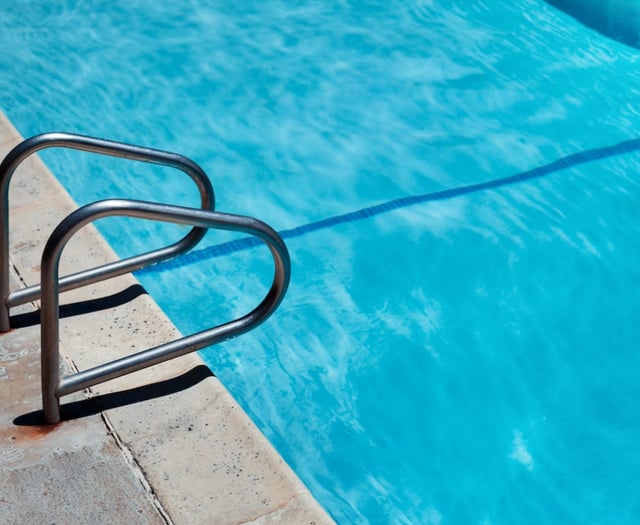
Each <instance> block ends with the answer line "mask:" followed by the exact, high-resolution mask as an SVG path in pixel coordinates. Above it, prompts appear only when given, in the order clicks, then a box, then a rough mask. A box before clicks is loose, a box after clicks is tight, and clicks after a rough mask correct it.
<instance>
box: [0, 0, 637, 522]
mask: <svg viewBox="0 0 640 525" xmlns="http://www.w3.org/2000/svg"><path fill="white" fill-rule="evenodd" d="M585 5H586V4H585ZM566 11H568V10H566ZM0 23H1V24H2V27H3V31H2V32H0V69H1V70H2V71H3V75H1V76H0V108H2V110H3V111H4V112H5V113H6V114H7V115H8V116H9V117H10V118H11V120H12V121H13V122H14V124H15V125H16V126H17V127H18V129H19V130H20V131H21V132H22V133H23V134H24V135H27V136H28V135H32V134H35V133H40V132H43V131H48V130H53V129H61V130H67V131H76V132H81V133H86V134H89V135H97V136H103V137H106V138H112V139H116V140H126V141H131V142H134V143H139V144H144V145H148V146H152V147H159V148H165V149H169V150H175V151H178V152H180V153H183V154H186V155H188V156H191V157H193V158H194V160H196V161H197V162H199V163H200V164H202V166H203V167H204V168H205V170H206V171H207V173H209V174H210V176H211V178H212V181H213V183H214V186H215V187H216V194H217V202H218V209H219V210H221V211H228V212H233V213H246V214H249V215H254V216H257V217H258V218H260V219H262V220H265V221H266V222H268V223H270V224H271V225H272V226H273V227H274V228H276V229H277V230H279V231H281V232H282V234H283V236H284V237H285V239H286V242H287V245H288V247H289V250H290V253H291V258H292V281H291V286H290V289H289V292H288V294H287V297H286V298H285V300H284V302H283V303H282V306H281V308H280V309H279V310H278V311H277V312H276V313H275V314H274V316H273V317H272V318H271V319H269V320H268V321H267V322H266V323H265V324H264V325H262V326H261V327H260V328H259V329H258V330H256V331H255V332H253V333H251V334H247V335H246V336H243V337H242V338H238V339H236V340H233V341H229V342H226V343H224V344H222V345H219V346H216V347H214V348H211V349H207V350H206V351H204V352H202V354H201V355H202V356H203V358H204V359H205V360H206V362H207V364H208V365H209V366H210V367H211V369H212V370H213V371H214V372H215V373H216V374H217V375H218V377H220V378H221V379H222V381H223V382H224V384H225V385H226V386H227V387H228V388H229V390H230V391H231V393H232V394H233V396H234V397H235V398H236V399H238V401H239V402H240V403H241V405H242V406H243V407H244V408H245V410H247V412H248V413H249V414H250V415H251V417H252V418H253V420H254V421H256V423H257V424H258V426H259V427H260V429H261V430H262V431H263V432H264V433H265V434H266V435H267V437H268V438H269V439H270V440H271V441H272V443H274V445H275V446H276V448H277V449H278V451H279V452H280V453H281V454H282V455H283V456H284V457H285V459H286V460H287V461H288V462H289V464H290V465H292V467H293V468H294V470H295V471H296V473H297V474H298V475H299V476H300V477H301V478H302V480H303V481H304V482H305V483H306V484H307V485H308V486H309V487H310V489H311V491H312V493H313V494H314V496H316V497H317V498H318V500H319V501H320V502H321V503H322V504H323V505H324V506H325V507H326V508H327V509H328V511H329V512H330V513H331V515H332V516H333V517H334V518H335V519H336V520H337V521H338V522H339V523H345V524H346V523H349V524H350V523H380V524H388V523H394V524H395V523H411V524H414V523H421V524H447V523H465V524H466V523H477V524H483V525H485V524H510V523H535V524H540V523H554V524H555V523H568V524H583V523H602V524H605V523H606V524H610V523H613V524H625V525H627V524H635V523H638V522H639V521H640V505H639V504H638V498H637V494H638V493H640V486H639V482H638V481H637V473H638V472H639V471H640V468H639V467H640V464H639V462H640V460H639V459H638V458H639V457H640V454H639V452H640V451H639V450H638V448H639V445H638V443H640V426H639V425H640V424H639V423H638V422H639V421H640V418H639V417H638V416H639V415H640V414H639V409H638V406H639V405H638V402H637V401H638V398H639V396H640V390H639V389H638V386H637V380H636V377H637V372H638V369H639V367H640V362H639V360H640V358H639V357H638V356H639V355H640V354H638V352H637V350H638V340H639V337H638V336H639V335H640V333H639V331H640V329H639V328H638V322H637V320H638V314H639V311H638V310H639V308H640V301H639V300H638V298H637V296H638V294H637V289H638V285H639V284H640V270H639V269H638V268H640V265H638V248H637V247H638V242H639V241H640V228H639V226H638V224H640V212H639V211H638V209H639V208H638V206H637V200H638V195H640V188H639V187H638V186H639V179H638V175H637V174H638V172H639V168H640V154H639V153H638V141H639V140H640V135H639V134H638V129H640V111H638V109H637V108H638V102H640V90H639V88H638V86H640V73H638V67H637V63H638V55H637V53H638V51H637V50H636V49H634V48H633V47H630V46H627V45H622V44H621V43H620V42H619V41H618V40H616V39H615V38H611V37H610V36H609V35H606V34H605V32H604V31H596V30H593V28H592V27H590V25H589V24H586V23H585V22H584V20H581V17H580V16H578V15H577V14H575V13H574V15H573V16H569V15H568V14H567V13H566V12H564V11H560V10H558V9H555V8H554V7H552V6H550V5H549V3H546V2H543V1H538V0H535V1H534V0H516V1H514V2H508V3H505V2H494V1H491V2H481V3H477V2H476V3H469V2H462V1H444V0H434V1H417V0H415V1H409V2H399V1H398V2H396V1H387V2H374V1H367V2H365V1H334V2H324V3H316V2H305V1H300V2H242V3H237V4H230V3H222V2H214V1H210V2H199V3H198V4H193V3H188V4H187V3H186V2H171V3H150V2H148V1H143V0H135V1H128V2H118V1H116V2H110V3H98V2H90V1H87V2H80V3H71V2H59V3H55V4H52V3H50V2H40V1H33V2H29V3H28V9H27V8H25V5H23V4H11V5H7V6H5V7H4V8H3V9H2V10H0ZM43 158H44V159H45V160H46V162H47V164H48V165H49V166H50V167H51V168H52V169H53V171H54V173H55V174H56V176H58V177H59V178H60V180H61V181H62V182H63V184H64V185H65V186H66V187H67V188H68V189H69V191H70V192H71V194H72V195H73V197H74V198H75V199H76V200H77V201H78V202H79V203H84V202H89V201H91V200H94V199H96V198H105V197H108V196H118V197H123V196H127V197H134V198H143V199H150V200H163V201H168V202H175V203H179V204H186V205H196V204H197V193H196V192H195V190H194V188H193V185H191V184H190V183H189V182H188V181H186V180H185V178H184V176H182V175H181V174H179V173H176V172H175V170H168V169H167V170H156V169H151V168H149V167H146V166H142V165H139V164H137V165H136V164H130V163H124V162H122V161H106V160H105V159H96V158H93V157H91V156H89V155H87V154H80V153H77V152H62V151H58V152H47V153H45V154H43ZM99 226H100V227H101V229H102V231H103V232H104V233H105V235H106V236H107V238H108V239H109V241H110V242H111V243H112V244H113V246H114V248H115V249H116V250H117V251H118V253H120V254H121V255H126V254H129V253H132V252H140V251H143V250H147V249H149V244H150V243H151V244H153V243H160V244H161V243H163V242H166V241H167V240H169V239H173V238H175V237H176V236H177V235H179V234H180V233H183V232H184V229H178V230H175V229H171V230H165V229H163V228H160V227H155V226H153V227H149V226H147V225H140V224H138V223H137V222H136V223H135V224H134V223H128V224H127V225H126V227H123V225H122V222H120V221H117V220H114V221H112V222H108V223H107V222H105V223H99ZM134 228H135V229H134ZM125 231H129V234H128V235H125V234H124V233H123V232H125ZM229 242H231V243H232V244H228V243H229ZM272 271H273V270H272V267H271V262H270V258H269V254H268V251H267V250H266V249H265V248H264V247H261V246H255V245H250V244H248V243H247V241H245V240H244V239H242V238H239V237H237V236H236V237H233V236H230V235H229V234H224V235H223V234H219V233H211V234H209V235H208V236H207V237H206V239H205V240H204V241H203V243H202V244H201V245H199V246H198V248H197V249H196V250H195V251H194V252H193V253H192V254H190V256H188V257H187V258H185V259H183V260H176V261H173V262H170V263H168V264H167V265H165V266H160V267H158V268H155V269H152V270H149V271H146V272H141V273H140V274H139V277H140V279H141V280H142V282H143V284H144V286H145V287H146V288H147V289H148V290H149V292H150V293H151V294H152V296H153V297H154V298H155V299H156V300H157V301H158V303H159V304H160V305H161V307H162V308H163V309H164V310H165V311H166V312H167V313H168V314H169V316H170V317H171V318H172V319H173V320H174V322H175V323H176V324H177V325H178V327H179V328H180V329H181V330H182V331H183V332H185V333H190V332H195V331H197V330H201V329H204V328H208V327H209V326H210V325H211V324H215V323H220V322H224V321H225V320H228V319H230V318H232V317H235V316H238V315H242V314H244V313H246V312H247V311H249V310H250V309H251V308H252V307H253V306H254V305H255V304H257V303H258V302H259V301H260V299H261V297H262V296H263V294H264V293H265V292H266V288H267V283H268V282H269V281H270V279H271V275H272ZM179 298H184V299H185V302H180V301H179V300H178V299H179Z"/></svg>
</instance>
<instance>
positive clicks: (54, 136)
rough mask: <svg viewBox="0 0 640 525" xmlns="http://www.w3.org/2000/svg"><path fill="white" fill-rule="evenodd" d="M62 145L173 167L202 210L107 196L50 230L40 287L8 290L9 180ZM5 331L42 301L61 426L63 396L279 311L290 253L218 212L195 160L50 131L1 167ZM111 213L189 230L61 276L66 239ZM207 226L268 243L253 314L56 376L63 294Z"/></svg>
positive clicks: (50, 417)
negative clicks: (22, 310) (21, 308)
mask: <svg viewBox="0 0 640 525" xmlns="http://www.w3.org/2000/svg"><path fill="white" fill-rule="evenodd" d="M51 147H62V148H71V149H78V150H83V151H89V152H93V153H98V154H101V155H108V156H114V157H122V158H127V159H131V160H136V161H142V162H150V163H154V164H161V165H165V166H170V167H174V168H177V169H180V170H182V171H183V172H185V173H186V174H187V175H188V176H189V177H191V179H192V180H193V181H194V182H195V184H196V186H197V187H198V190H199V192H200V197H201V208H200V209H195V208H186V207H182V206H173V205H167V204H158V203H152V202H144V201H136V200H129V199H109V200H103V201H98V202H94V203H91V204H88V205H86V206H83V207H81V208H79V209H77V210H76V211H74V212H72V213H71V214H70V215H68V216H67V217H66V218H65V219H63V220H62V222H60V224H59V225H58V226H57V227H56V228H55V229H54V230H53V232H52V233H51V235H50V237H49V239H48V241H47V243H46V245H45V248H44V251H43V254H42V264H41V281H40V285H39V286H30V287H28V288H24V289H21V290H17V291H14V292H10V290H9V270H10V266H9V265H10V262H9V183H10V181H11V177H12V175H13V173H14V172H15V170H16V168H17V167H18V165H19V164H20V163H21V162H22V161H23V160H24V159H25V158H27V157H28V156H29V155H31V154H32V153H35V152H36V151H39V150H41V149H44V148H51ZM0 190H1V192H2V193H1V195H0V199H1V200H0V208H1V210H0V296H1V297H0V299H1V301H0V332H6V331H8V330H9V329H10V328H11V327H10V323H9V319H10V317H9V310H10V309H11V308H12V307H15V306H18V305H21V304H24V303H27V302H29V301H31V300H35V299H40V300H41V313H40V321H41V322H40V324H41V332H40V333H41V347H42V351H41V368H42V402H43V411H44V419H45V422H46V423H58V422H59V421H60V397H62V396H64V395H67V394H71V393H72V392H77V391H78V390H82V389H84V388H88V387H90V386H93V385H96V384H99V383H102V382H105V381H108V380H110V379H114V378H116V377H120V376H122V375H125V374H129V373H131V372H134V371H136V370H141V369H143V368H147V367H149V366H152V365H154V364H157V363H161V362H163V361H167V360H170V359H173V358H175V357H179V356H181V355H184V354H187V353H190V352H193V351H195V350H199V349H201V348H204V347H206V346H210V345H212V344H216V343H219V342H222V341H225V340H227V339H230V338H232V337H235V336H237V335H240V334H243V333H246V332H248V331H249V330H251V329H253V328H255V327H256V326H257V325H258V324H260V323H262V322H263V321H264V320H266V319H267V317H269V316H270V315H271V314H272V313H273V312H274V311H275V310H276V308H277V307H278V305H279V304H280V302H281V301H282V299H283V297H284V294H285V293H286V290H287V287H288V285H289V280H290V274H291V264H290V260H289V253H288V251H287V247H286V245H285V244H284V242H283V240H282V239H281V238H280V236H279V235H278V234H277V232H275V231H274V230H273V229H272V228H271V227H270V226H268V225H267V224H265V223H263V222H261V221H259V220H258V219H254V218H252V217H246V216H242V215H233V214H229V213H220V212H215V211H214V210H213V209H214V202H215V201H214V193H213V187H212V186H211V183H210V181H209V179H208V177H207V176H206V174H205V173H204V171H203V170H202V169H201V168H200V167H199V166H198V165H197V164H196V163H195V162H193V161H192V160H190V159H188V158H186V157H183V156H181V155H178V154H175V153H169V152H165V151H161V150H156V149H151V148H144V147H141V146H134V145H130V144H124V143H120V142H113V141H107V140H104V139H97V138H93V137H86V136H83V135H75V134H69V133H45V134H42V135H37V136H35V137H32V138H30V139H27V140H25V141H23V142H22V143H20V144H19V145H18V146H16V147H15V148H14V149H13V150H11V151H10V152H9V153H8V155H7V156H6V157H5V159H4V160H3V161H2V163H1V164H0ZM107 216H127V217H133V218H139V219H146V220H154V221H161V222H171V223H175V224H184V225H189V226H192V229H191V230H190V231H189V233H187V235H185V236H184V237H183V238H182V239H181V240H179V241H178V242H176V243H174V244H172V245H170V246H167V247H164V248H160V249H157V250H153V251H151V252H146V253H144V254H141V255H136V256H133V257H129V258H126V259H122V260H119V261H115V262H112V263H108V264H104V265H102V266H98V267H96V268H92V269H89V270H84V271H81V272H78V273H74V274H71V275H68V276H64V277H60V276H59V262H60V257H61V254H62V250H63V249H64V247H65V245H66V244H67V242H68V241H69V240H70V239H71V237H73V235H74V234H75V233H76V232H77V231H78V230H80V229H81V228H82V227H83V226H85V225H87V224H89V223H91V222H93V221H95V220H97V219H100V218H102V217H107ZM207 229H218V230H231V231H236V232H241V233H246V234H249V235H252V236H255V237H258V238H259V239H261V240H262V241H264V242H265V243H266V245H267V247H268V248H269V250H270V252H271V256H272V258H273V261H274V277H273V281H272V283H271V287H270V289H269V291H268V292H267V294H266V295H265V297H264V298H263V300H262V301H261V302H260V304H258V306H256V307H255V308H254V309H253V310H252V311H251V312H249V313H248V314H246V315H244V316H242V317H239V318H237V319H235V320H233V321H229V322H227V323H223V324H220V325H217V326H214V327H213V328H209V329H207V330H204V331H201V332H198V333H196V334H193V335H190V336H186V337H182V338H180V339H176V340H174V341H171V342H168V343H164V344H161V345H159V346H156V347H153V348H149V349H147V350H143V351H141V352H137V353H135V354H132V355H130V356H126V357H123V358H120V359H117V360H115V361H111V362H108V363H105V364H102V365H99V366H96V367H94V368H91V369H89V370H84V371H81V372H78V373H75V374H70V375H68V376H65V377H62V378H61V377H60V372H59V359H60V356H59V294H60V292H63V291H66V290H71V289H75V288H79V287H81V286H85V285H87V284H91V283H95V282H99V281H102V280H105V279H109V278H112V277H116V276H119V275H123V274H126V273H130V272H133V271H135V270H138V269H140V268H143V267H145V266H149V265H151V264H154V263H157V262H159V261H163V260H166V259H168V258H171V257H174V256H177V255H180V254H183V253H185V252H187V251H188V250H190V249H191V248H193V246H195V245H196V244H197V243H198V242H199V241H200V240H201V239H202V237H203V236H204V234H205V233H206V231H207Z"/></svg>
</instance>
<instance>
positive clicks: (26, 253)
mask: <svg viewBox="0 0 640 525" xmlns="http://www.w3.org/2000/svg"><path fill="white" fill-rule="evenodd" d="M21 140H22V138H21V137H20V135H19V134H18V132H17V131H16V130H15V129H14V127H13V126H12V125H11V123H10V122H9V121H8V120H7V119H6V117H5V116H4V115H3V114H2V113H0V159H2V158H4V156H5V155H6V153H7V152H8V151H9V150H10V149H11V148H12V147H13V146H15V145H16V144H18V143H19V142H20V141H21ZM114 197H117V195H114ZM9 202H10V231H11V239H10V253H11V263H12V266H13V275H12V290H13V289H16V288H17V287H20V286H26V285H30V284H36V283H38V282H39V279H40V276H39V264H40V257H41V253H42V247H43V245H44V242H45V240H46V238H47V237H48V235H49V234H50V232H51V231H52V230H53V228H54V226H55V225H57V224H58V223H59V222H60V220H62V218H63V217H65V216H66V215H68V214H69V213H70V212H71V211H72V210H73V209H75V207H76V206H75V204H74V203H73V202H72V201H71V199H70V197H69V196H68V194H67V193H66V191H65V190H64V189H63V188H62V187H61V186H60V184H59V183H58V182H57V180H55V178H54V177H53V176H52V175H51V174H50V173H49V172H48V170H47V169H46V167H45V166H44V165H43V164H42V162H41V161H40V160H39V159H38V158H37V157H35V156H33V157H31V158H29V159H27V160H26V161H25V162H24V163H23V164H22V165H21V167H20V168H19V169H18V170H17V171H16V173H15V175H14V177H13V181H12V183H11V187H10V201H9ZM114 259H116V256H115V254H114V253H113V251H112V250H111V249H110V248H109V246H108V245H107V244H106V243H105V241H104V240H103V239H102V237H101V236H100V235H99V234H98V233H97V231H96V230H95V229H94V228H92V227H90V226H89V227H86V228H84V229H83V230H81V231H80V232H79V233H78V234H77V235H76V236H75V237H74V238H73V239H72V241H71V242H70V243H69V245H68V246H67V248H66V249H65V252H64V253H63V256H62V261H61V273H62V274H67V273H70V272H73V271H78V270H80V269H85V268H89V267H92V266H96V265H98V264H101V263H103V262H107V261H109V260H114ZM60 303H61V308H60V311H61V323H60V348H61V353H62V356H63V361H64V367H65V370H67V373H68V371H75V370H84V369H87V368H91V367H93V366H96V365H98V364H101V363H103V362H105V361H109V360H112V359H115V358H118V357H121V356H123V355H127V354H131V353H134V352H136V351H140V350H143V349H145V348H148V347H151V346H154V345H157V344H160V343H163V342H166V341H169V340H172V339H176V338H177V337H179V336H180V334H179V333H178V331H177V330H176V328H175V327H174V326H173V325H172V324H171V322H170V321H169V320H168V319H167V318H166V317H165V315H164V314H163V313H162V312H161V311H160V309H159V308H158V307H157V305H156V304H155V303H154V301H153V300H152V299H151V298H150V297H149V296H148V295H147V294H146V292H145V291H144V289H143V288H142V287H141V286H140V285H139V283H138V282H137V281H136V280H135V278H134V277H132V276H124V277H119V278H116V279H112V280H110V281H106V282H103V283H99V284H97V285H91V286H88V287H86V288H82V289H79V290H75V291H71V292H65V293H64V294H62V295H61V298H60ZM37 308H38V305H37V304H29V305H25V306H23V307H20V308H16V309H14V310H12V312H11V313H12V326H14V327H15V328H14V329H12V330H11V331H10V332H7V333H5V334H0V516H1V517H2V523H6V524H9V523H11V524H13V523H15V524H24V523H45V522H46V523H57V524H63V523H64V524H74V523H78V524H89V523H126V524H138V523H139V524H151V523H154V524H155V523H160V524H162V523H174V524H197V523H207V524H241V523H243V524H244V523H247V524H249V523H255V524H270V523H273V524H276V523H278V524H279V523H283V524H287V523H291V524H305V523H307V524H318V525H320V524H329V523H333V520H332V519H331V518H330V517H329V515H328V514H327V513H326V512H325V511H324V509H322V507H321V506H320V505H319V504H318V503H317V502H316V500H315V499H314V498H313V496H312V495H311V494H310V492H309V490H308V489H307V488H306V487H305V486H304V485H303V483H302V482H301V481H300V480H299V479H298V478H297V476H296V475H295V474H294V473H293V472H292V470H291V469H290V468H289V467H288V466H287V465H286V463H285V462H284V460H283V459H282V458H281V457H280V456H279V455H278V454H277V452H276V451H275V450H274V449H273V447H272V446H271V445H270V444H269V443H268V441H267V440H266V438H265V437H264V436H263V435H262V434H261V433H260V431H259V430H258V429H257V428H256V427H255V425H254V424H253V423H252V422H251V421H250V420H249V418H248V416H247V415H246V414H245V413H244V412H243V411H242V409H241V408H240V407H239V406H238V404H237V403H236V402H235V401H234V399H233V398H232V397H231V395H230V394H229V393H228V392H227V391H226V389H225V388H224V386H223V385H222V384H221V383H220V381H219V380H218V379H217V378H216V377H215V376H214V375H213V374H212V373H211V372H210V371H209V369H208V368H207V367H206V366H204V364H203V363H202V361H201V360H200V358H199V357H198V356H197V354H190V355H187V356H184V357H180V358H177V359H175V360H173V361H169V362H167V363H163V364H161V365H156V366H154V367H151V368H148V369H146V370H143V371H140V372H136V373H134V374H131V375H128V376H125V377H122V378H119V379H116V380H113V381H109V382H107V383H103V384H101V385H97V386H95V387H92V388H91V389H90V391H88V392H85V393H77V394H76V395H72V396H68V397H65V398H63V399H62V414H63V422H62V423H60V424H58V425H53V426H45V425H40V409H41V406H42V405H41V399H40V361H39V354H40V327H39V324H38V314H37ZM267 322H269V321H267Z"/></svg>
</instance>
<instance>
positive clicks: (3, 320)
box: [0, 163, 11, 332]
mask: <svg viewBox="0 0 640 525" xmlns="http://www.w3.org/2000/svg"><path fill="white" fill-rule="evenodd" d="M3 165H4V163H3V164H2V165H0V177H2V178H1V179H0V332H7V331H8V330H9V329H10V328H11V326H10V322H9V305H8V304H7V299H8V298H9V292H10V290H9V272H10V269H9V265H10V263H9V177H5V176H4V173H5V172H4V171H2V166H3Z"/></svg>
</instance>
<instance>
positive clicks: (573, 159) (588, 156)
mask: <svg viewBox="0 0 640 525" xmlns="http://www.w3.org/2000/svg"><path fill="white" fill-rule="evenodd" d="M637 150H640V138H637V139H631V140H627V141H625V142H620V143H619V144H615V145H613V146H605V147H602V148H595V149H590V150H586V151H581V152H579V153H573V154H572V155H567V156H566V157H562V158H560V159H558V160H555V161H553V162H551V163H549V164H545V165H543V166H539V167H537V168H533V169H531V170H528V171H523V172H521V173H518V174H516V175H511V176H509V177H503V178H501V179H493V180H489V181H485V182H479V183H477V184H469V185H467V186H459V187H457V188H450V189H447V190H441V191H435V192H432V193H423V194H420V195H411V196H409V197H400V198H398V199H393V200H390V201H387V202H383V203H381V204H376V205H374V206H368V207H366V208H361V209H359V210H356V211H352V212H349V213H344V214H342V215H334V216H332V217H328V218H326V219H321V220H319V221H315V222H310V223H307V224H303V225H302V226H297V227H295V228H291V229H289V230H281V231H279V232H278V234H279V235H280V237H282V238H283V239H291V238H293V237H300V236H302V235H305V234H307V233H311V232H315V231H318V230H323V229H326V228H331V227H332V226H337V225H339V224H345V223H348V222H355V221H360V220H363V219H368V218H369V217H374V216H376V215H381V214H383V213H387V212H390V211H393V210H397V209H400V208H407V207H409V206H414V205H416V204H422V203H425V202H433V201H442V200H446V199H453V198H455V197H460V196H462V195H467V194H470V193H476V192H479V191H484V190H491V189H495V188H501V187H503V186H509V185H511V184H517V183H519V182H525V181H528V180H532V179H537V178H540V177H544V176H545V175H550V174H552V173H555V172H558V171H562V170H565V169H568V168H571V167H573V166H578V165H579V164H586V163H587V162H594V161H596V160H600V159H605V158H607V157H615V156H617V155H624V154H625V153H631V152H634V151H637ZM259 244H260V241H259V240H258V239H255V238H253V237H243V238H241V239H235V240H233V241H229V242H225V243H222V244H217V245H214V246H208V247H207V248H201V249H199V250H192V251H191V252H189V253H186V254H184V255H182V256H180V257H179V258H177V259H172V260H169V261H166V262H163V263H159V264H157V265H155V266H148V267H146V268H144V269H142V270H140V271H138V272H136V273H137V274H144V273H154V272H162V271H165V270H169V269H171V268H179V267H182V266H188V265H190V264H195V263H197V262H199V261H202V260H205V259H209V258H213V257H219V256H222V255H227V254H230V253H234V252H238V251H241V250H246V249H248V248H252V247H254V246H258V245H259Z"/></svg>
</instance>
